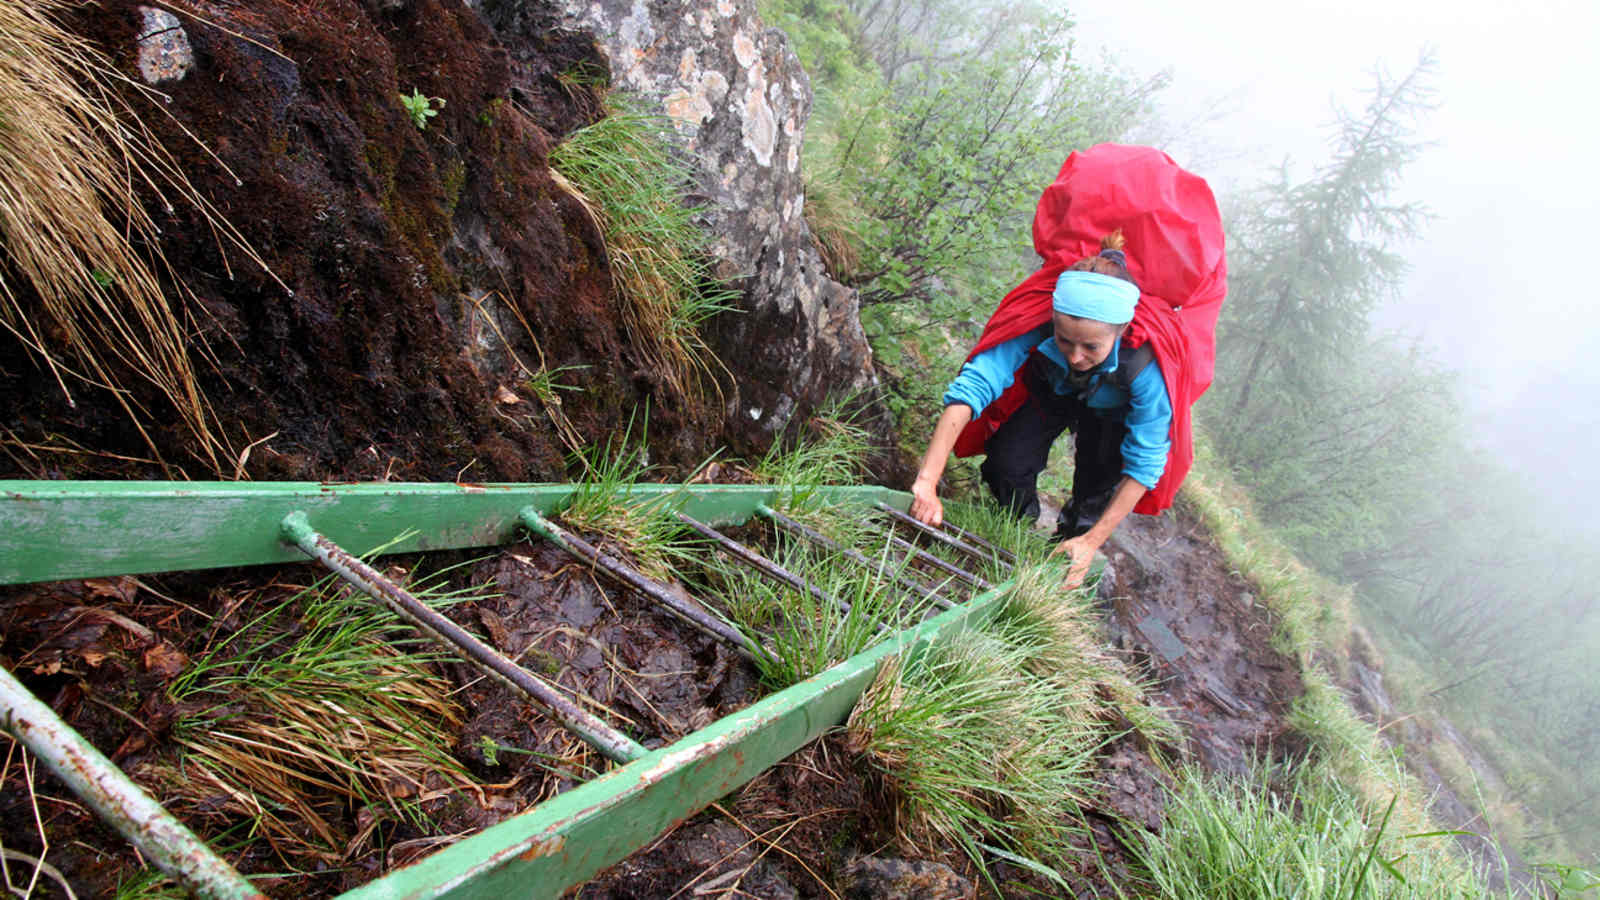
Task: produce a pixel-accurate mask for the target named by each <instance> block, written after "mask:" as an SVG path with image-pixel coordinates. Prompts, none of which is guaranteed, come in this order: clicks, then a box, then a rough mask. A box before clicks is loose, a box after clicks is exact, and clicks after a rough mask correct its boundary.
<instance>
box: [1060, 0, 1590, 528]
mask: <svg viewBox="0 0 1600 900" xmlns="http://www.w3.org/2000/svg"><path fill="white" fill-rule="evenodd" d="M1071 10H1072V12H1073V14H1074V16H1075V18H1076V20H1077V23H1078V27H1077V29H1076V34H1077V41H1078V50H1079V52H1080V54H1084V53H1087V54H1089V55H1090V56H1091V57H1093V58H1099V57H1100V56H1101V55H1102V54H1105V55H1107V56H1108V57H1109V58H1110V59H1111V60H1113V61H1114V62H1115V63H1116V64H1117V65H1119V66H1122V67H1124V68H1125V69H1127V70H1130V71H1131V72H1133V73H1136V74H1140V75H1150V74H1153V73H1156V72H1158V71H1161V70H1163V69H1166V70H1170V71H1171V74H1172V84H1171V86H1170V87H1169V88H1168V89H1167V90H1166V91H1165V92H1164V93H1163V95H1162V98H1161V101H1160V108H1159V111H1160V116H1161V120H1162V123H1163V124H1162V125H1161V126H1160V127H1159V128H1158V130H1157V132H1156V133H1155V136H1154V140H1155V141H1156V142H1157V143H1160V144H1161V145H1162V146H1163V147H1164V149H1166V150H1167V151H1168V152H1169V153H1171V154H1172V155H1173V156H1174V157H1175V158H1177V159H1178V161H1179V162H1181V163H1183V164H1184V165H1186V166H1188V167H1190V168H1192V169H1194V170H1195V171H1196V172H1198V173H1200V174H1202V175H1204V176H1206V177H1207V178H1208V179H1210V180H1211V181H1212V183H1213V185H1214V186H1215V187H1216V188H1217V190H1218V192H1219V194H1223V195H1225V194H1227V193H1229V192H1231V191H1236V190H1240V189H1244V188H1248V187H1251V186H1253V185H1255V184H1258V183H1260V182H1262V181H1264V180H1267V179H1268V178H1269V177H1270V176H1271V174H1272V170H1273V169H1274V167H1276V166H1277V165H1279V164H1280V163H1283V162H1284V161H1286V160H1287V161H1288V162H1289V163H1290V171H1291V172H1292V173H1294V174H1296V175H1299V176H1304V175H1305V174H1307V173H1309V172H1310V171H1311V169H1312V168H1313V167H1314V166H1316V165H1318V164H1320V163H1321V162H1323V161H1324V160H1326V159H1327V157H1328V155H1329V152H1330V145H1329V143H1328V141H1329V138H1330V137H1331V136H1332V128H1331V127H1330V126H1331V123H1332V121H1333V113H1332V110H1333V105H1334V104H1340V105H1342V106H1344V107H1346V108H1348V109H1350V110H1352V111H1356V112H1359V110H1360V108H1361V106H1362V105H1363V103H1364V100H1365V97H1364V95H1363V91H1365V90H1368V89H1370V88H1371V86H1372V85H1373V83H1374V81H1373V75H1372V73H1373V71H1374V69H1375V68H1376V67H1378V66H1382V67H1383V68H1384V69H1386V70H1387V71H1388V73H1389V74H1390V75H1392V76H1394V77H1396V78H1398V77H1401V76H1404V75H1405V73H1406V72H1408V71H1409V70H1410V69H1411V68H1412V67H1413V66H1414V65H1415V64H1416V62H1417V59H1418V57H1419V54H1420V52H1421V51H1422V49H1423V48H1424V47H1431V48H1432V49H1433V50H1434V51H1435V53H1436V57H1437V61H1438V68H1437V71H1436V73H1435V77H1434V79H1433V81H1432V84H1433V85H1434V86H1435V87H1436V88H1437V98H1436V99H1437V101H1438V104H1439V105H1438V108H1437V109H1435V110H1434V111H1433V112H1431V113H1424V114H1423V115H1422V116H1421V117H1420V119H1419V123H1418V136H1419V137H1420V138H1423V139H1426V140H1430V141H1433V142H1435V144H1434V145H1433V146H1431V147H1429V148H1428V149H1427V150H1425V151H1424V153H1423V155H1422V157H1421V158H1420V159H1419V160H1418V161H1417V162H1416V163H1414V164H1413V165H1412V166H1410V167H1409V168H1408V169H1407V170H1406V171H1405V172H1404V173H1403V175H1402V184H1401V187H1400V189H1399V192H1398V195H1397V196H1398V198H1399V199H1405V200H1416V201H1420V202H1422V203H1423V204H1425V205H1426V206H1427V207H1428V209H1429V210H1430V212H1431V213H1432V214H1433V217H1434V218H1433V219H1432V220H1431V221H1430V222H1428V223H1427V224H1426V225H1425V226H1424V230H1423V234H1422V236H1421V239H1420V240H1418V241H1416V242H1414V243H1411V244H1409V245H1405V246H1403V247H1400V248H1397V249H1400V250H1402V251H1403V252H1404V253H1405V254H1406V256H1407V257H1408V259H1409V260H1410V263H1411V265H1412V271H1411V274H1410V275H1409V277H1408V278H1407V281H1406V284H1405V285H1404V288H1403V290H1402V292H1401V297H1400V299H1399V300H1397V301H1395V302H1393V303H1391V304H1389V305H1388V306H1386V307H1385V308H1384V309H1382V310H1380V312H1379V313H1378V314H1377V316H1376V321H1375V323H1374V324H1375V325H1377V326H1378V327H1379V328H1383V329H1387V330H1394V331H1398V332H1401V333H1402V334H1404V335H1407V336H1415V337H1417V338H1418V339H1420V340H1421V341H1423V342H1424V343H1425V344H1427V345H1429V346H1431V347H1432V348H1433V351H1434V354H1433V355H1434V356H1435V357H1436V358H1437V359H1438V360H1439V361H1440V362H1442V363H1444V364H1445V365H1447V366H1448V367H1450V368H1452V369H1454V370H1456V371H1458V372H1459V373H1460V375H1461V378H1462V384H1463V388H1464V389H1463V391H1462V392H1461V393H1462V398H1463V400H1464V401H1465V402H1466V403H1467V404H1468V414H1469V422H1470V425H1471V427H1472V429H1473V433H1474V436H1475V437H1476V438H1477V439H1478V440H1479V442H1480V443H1481V444H1482V445H1483V446H1484V447H1485V448H1487V449H1489V450H1491V451H1493V452H1494V453H1496V454H1498V455H1500V456H1501V458H1502V459H1503V461H1504V462H1505V463H1506V464H1507V465H1508V466H1510V467H1511V468H1513V469H1515V470H1518V471H1520V472H1522V473H1525V474H1526V475H1527V476H1528V477H1529V478H1530V479H1532V480H1533V482H1534V483H1535V484H1536V485H1538V486H1539V487H1540V491H1539V492H1538V493H1539V496H1538V497H1535V498H1530V502H1531V503H1532V504H1533V505H1534V506H1535V507H1536V508H1548V509H1550V510H1552V511H1562V510H1565V511H1564V512H1562V513H1561V514H1562V515H1563V516H1565V515H1568V514H1571V512H1572V511H1571V507H1572V506H1574V504H1573V499H1574V498H1575V497H1576V498H1582V497H1584V496H1587V495H1593V494H1595V493H1596V492H1600V473H1597V472H1595V471H1592V469H1594V468H1595V467H1594V466H1593V465H1592V463H1591V459H1592V457H1593V456H1594V455H1595V451H1596V444H1597V439H1596V437H1595V434H1596V429H1597V427H1600V421H1597V420H1600V415H1597V413H1596V410H1597V408H1600V404H1597V403H1596V401H1595V397H1596V396H1597V392H1600V330H1597V328H1596V325H1595V322H1596V309H1595V300H1596V298H1595V296H1594V295H1595V293H1596V291H1595V288H1594V282H1593V281H1592V280H1591V277H1590V275H1589V271H1590V264H1591V262H1590V261H1591V260H1592V259H1594V258H1596V257H1597V256H1600V242H1597V240H1596V238H1597V237H1600V228H1596V227H1595V225H1594V222H1595V219H1596V217H1597V216H1600V117H1597V116H1596V114H1595V110H1596V108H1597V106H1600V104H1597V100H1596V96H1595V90H1596V88H1597V87H1600V54H1597V53H1596V52H1595V51H1594V48H1593V46H1592V44H1593V42H1594V40H1595V39H1596V38H1597V37H1600V4H1595V3H1593V2H1592V0H1581V2H1580V0H1536V2H1529V3H1525V4H1515V5H1513V4H1505V3H1487V2H1481V0H1448V2H1440V0H1427V2H1408V0H1398V2H1396V0H1390V2H1382V0H1340V2H1337V3H1334V2H1327V0H1317V2H1306V3H1281V2H1267V0H1214V2H1210V3H1205V4H1176V3H1161V2H1157V0H1115V2H1113V0H1079V2H1074V3H1072V4H1071ZM1352 363H1359V360H1352ZM1578 506H1579V507H1580V508H1579V509H1577V510H1576V511H1575V513H1576V514H1580V515H1581V514H1582V513H1583V512H1584V510H1583V509H1582V507H1586V506H1588V503H1586V502H1581V500H1580V503H1579V504H1578ZM1580 521H1582V522H1585V523H1587V517H1586V516H1585V517H1584V518H1583V519H1581V520H1580ZM1589 527H1594V526H1593V525H1590V526H1589Z"/></svg>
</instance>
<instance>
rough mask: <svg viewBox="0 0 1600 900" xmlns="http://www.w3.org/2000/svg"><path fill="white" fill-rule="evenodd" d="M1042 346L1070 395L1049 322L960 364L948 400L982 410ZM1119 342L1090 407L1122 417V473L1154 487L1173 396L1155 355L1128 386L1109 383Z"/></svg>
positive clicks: (1059, 389)
mask: <svg viewBox="0 0 1600 900" xmlns="http://www.w3.org/2000/svg"><path fill="white" fill-rule="evenodd" d="M1032 350H1038V351H1039V353H1040V354H1041V355H1042V356H1044V358H1045V359H1046V360H1049V361H1050V363H1051V365H1049V366H1046V367H1045V369H1044V371H1045V376H1046V379H1047V380H1048V381H1049V382H1050V386H1051V387H1052V388H1053V389H1054V390H1055V392H1056V393H1057V394H1067V393H1070V392H1071V391H1072V388H1071V387H1070V386H1069V385H1068V384H1067V372H1068V371H1069V368H1070V367H1069V366H1068V365H1067V360H1066V358H1065V357H1063V356H1062V355H1061V350H1060V348H1058V347H1057V346H1056V342H1055V339H1054V336H1053V335H1052V334H1051V333H1050V329H1049V326H1044V327H1042V328H1036V329H1034V330H1033V331H1030V332H1028V333H1026V334H1023V335H1019V336H1017V337H1014V338H1012V339H1011V340H1009V341H1006V342H1004V343H1001V344H996V345H995V346H993V347H990V348H989V349H987V350H985V351H983V352H982V353H979V354H978V355H977V356H974V357H973V358H972V359H970V360H968V361H967V364H966V365H964V366H962V367H961V371H960V372H959V373H957V375H956V379H955V381H952V382H951V383H950V387H949V388H948V389H946V390H945V392H944V404H945V405H946V406H949V405H951V404H953V403H964V404H966V405H967V406H969V407H971V408H972V412H973V415H977V414H978V413H980V412H982V411H983V409H984V408H985V407H987V406H988V405H989V404H990V403H993V402H994V401H995V398H997V397H999V396H1000V395H1001V394H1002V393H1004V392H1005V389H1006V388H1008V387H1010V386H1011V382H1012V380H1013V379H1014V378H1015V377H1016V372H1017V368H1018V367H1020V366H1021V365H1022V362H1023V360H1024V359H1026V358H1027V356H1028V353H1029V351H1032ZM1120 350H1121V342H1120V341H1119V342H1114V343H1113V344H1112V346H1111V352H1110V354H1108V355H1107V356H1106V359H1105V361H1104V362H1102V363H1101V364H1100V365H1098V366H1095V367H1094V369H1092V370H1091V371H1092V372H1093V374H1092V376H1091V380H1090V384H1091V385H1093V387H1092V388H1091V390H1090V393H1089V401H1088V403H1089V407H1090V408H1091V409H1093V410H1094V411H1095V412H1096V414H1098V415H1102V416H1110V417H1113V418H1120V419H1123V420H1124V421H1125V422H1126V423H1127V425H1128V435H1127V437H1125V438H1123V439H1122V474H1124V475H1126V476H1128V477H1129V478H1132V479H1133V480H1134V481H1137V482H1139V483H1140V484H1142V485H1144V486H1145V487H1147V488H1153V487H1155V486H1156V482H1157V481H1160V480H1161V473H1162V472H1163V471H1165V470H1166V468H1167V453H1168V451H1170V450H1171V449H1172V436H1171V429H1172V401H1171V400H1170V399H1169V398H1168V397H1167V383H1166V380H1165V379H1164V378H1163V377H1162V375H1161V367H1160V366H1159V365H1157V364H1156V361H1155V360H1151V361H1150V364H1149V365H1147V366H1145V367H1144V371H1142V372H1140V373H1139V374H1138V376H1137V377H1135V378H1134V379H1133V382H1132V383H1131V384H1130V385H1129V386H1128V390H1123V389H1122V388H1121V387H1119V386H1117V385H1115V384H1109V383H1107V382H1106V380H1105V375H1106V374H1107V373H1109V372H1114V371H1116V368H1117V357H1118V355H1119V352H1120Z"/></svg>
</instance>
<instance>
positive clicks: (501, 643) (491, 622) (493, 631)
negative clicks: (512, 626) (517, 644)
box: [478, 606, 511, 652]
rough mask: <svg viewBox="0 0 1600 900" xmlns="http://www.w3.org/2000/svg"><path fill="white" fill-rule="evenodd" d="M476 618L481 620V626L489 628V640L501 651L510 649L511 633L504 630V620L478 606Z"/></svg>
mask: <svg viewBox="0 0 1600 900" xmlns="http://www.w3.org/2000/svg"><path fill="white" fill-rule="evenodd" d="M478 620H479V621H481V622H483V627H484V628H487V629H489V640H490V642H491V643H493V644H494V645H495V646H496V647H498V648H500V650H501V652H505V651H508V650H510V649H511V633H510V632H509V631H507V630H506V624H505V621H504V620H502V619H501V618H500V617H499V616H497V615H495V614H494V613H492V612H490V611H489V610H487V609H484V608H483V607H481V606H480V607H478Z"/></svg>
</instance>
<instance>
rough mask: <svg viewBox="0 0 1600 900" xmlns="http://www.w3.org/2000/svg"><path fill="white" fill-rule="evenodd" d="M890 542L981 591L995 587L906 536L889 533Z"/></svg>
mask: <svg viewBox="0 0 1600 900" xmlns="http://www.w3.org/2000/svg"><path fill="white" fill-rule="evenodd" d="M889 543H890V544H893V545H894V546H896V547H899V548H900V549H901V550H904V551H906V552H907V553H909V554H911V557H912V558H913V559H915V560H916V561H917V562H920V563H925V564H927V565H930V566H933V567H934V568H936V569H938V570H940V571H942V572H944V573H946V574H948V575H954V576H955V577H957V578H959V579H961V580H962V581H965V582H966V583H967V584H969V585H971V586H973V587H975V588H977V589H978V590H980V591H987V590H988V589H989V588H991V587H993V585H991V584H989V582H987V581H985V580H983V579H982V578H979V577H978V576H977V575H974V574H972V573H971V572H968V571H967V570H965V569H963V568H961V567H960V566H957V565H954V564H952V563H948V562H945V561H944V560H942V559H940V558H939V557H937V556H934V555H933V554H932V553H929V552H928V551H926V550H924V549H922V548H921V547H918V546H917V545H916V544H913V543H911V542H910V541H908V540H906V539H905V538H902V537H899V536H898V535H893V534H891V535H889Z"/></svg>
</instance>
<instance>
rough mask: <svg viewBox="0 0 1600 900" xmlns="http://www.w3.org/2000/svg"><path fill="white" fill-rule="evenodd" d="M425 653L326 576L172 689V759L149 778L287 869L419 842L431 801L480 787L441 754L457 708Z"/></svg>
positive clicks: (433, 658) (456, 725)
mask: <svg viewBox="0 0 1600 900" xmlns="http://www.w3.org/2000/svg"><path fill="white" fill-rule="evenodd" d="M418 593H419V595H421V596H429V594H430V593H431V594H432V596H431V597H429V599H430V601H431V603H433V604H437V603H445V602H449V600H450V598H449V597H447V596H444V595H442V594H440V593H439V592H438V591H436V590H435V591H432V592H430V591H428V590H427V589H423V590H421V591H419V592H418ZM423 643H424V640H423V639H422V638H421V637H419V636H417V635H416V634H415V633H414V632H411V631H410V630H409V629H406V628H403V627H400V626H399V625H398V622H397V619H396V618H395V617H394V616H393V615H392V614H390V613H389V612H387V611H386V610H383V609H381V608H379V607H377V606H375V605H374V604H372V603H370V602H369V601H367V600H365V598H360V597H357V596H353V594H352V592H351V591H349V590H348V589H346V588H343V587H341V586H339V585H338V584H337V583H336V582H334V581H333V579H331V578H327V579H323V580H321V581H319V582H318V583H316V584H315V585H312V586H310V587H307V588H304V589H302V590H300V591H299V592H297V593H295V594H294V595H293V596H290V597H289V598H287V599H285V600H283V601H281V602H279V603H276V604H273V605H271V606H269V607H268V608H267V609H266V610H265V611H263V612H262V613H261V614H260V615H258V616H257V617H255V618H254V619H252V620H250V621H249V622H247V623H246V624H244V625H243V626H242V627H240V628H239V629H238V630H236V631H234V632H233V633H232V634H230V635H229V636H227V637H226V638H223V639H222V640H220V641H217V642H216V643H214V644H213V645H211V646H210V647H209V648H208V650H207V652H206V653H205V654H204V655H202V656H201V657H199V658H198V659H196V660H195V662H194V664H193V665H191V666H189V667H188V668H187V669H186V670H185V671H184V672H183V673H182V674H181V675H180V676H179V677H178V678H177V679H175V680H174V681H173V682H172V684H171V685H170V686H169V687H168V697H169V699H170V700H171V701H172V703H173V704H174V705H175V707H176V709H177V710H178V714H177V718H176V719H175V721H174V722H173V726H172V732H173V736H174V738H175V739H176V742H177V744H178V746H179V747H180V753H179V758H178V760H177V762H176V764H174V765H169V766H167V767H165V769H164V770H161V771H158V772H156V773H155V774H156V776H157V777H159V778H162V779H163V780H165V781H167V782H168V783H169V784H170V786H171V792H170V793H169V796H171V797H172V798H173V800H174V803H175V805H176V806H177V807H178V808H181V809H183V810H185V812H186V813H187V814H188V815H189V816H191V817H192V818H193V820H195V821H197V822H206V823H208V825H209V826H210V828H209V830H213V831H214V832H217V833H220V832H224V831H226V830H228V829H229V828H232V827H234V826H236V825H238V824H239V823H240V822H241V821H244V822H248V823H249V829H250V831H252V832H254V833H258V834H260V835H261V836H263V837H264V838H265V839H266V840H267V841H268V842H269V844H270V845H271V847H272V849H273V851H274V853H276V855H277V856H278V858H279V859H280V860H281V861H282V862H283V863H284V864H285V865H288V866H290V867H291V868H301V867H306V866H310V867H312V868H320V867H324V866H337V865H340V864H343V863H346V862H348V861H350V860H352V859H354V858H356V857H359V856H361V855H362V854H363V853H365V852H366V851H367V850H368V849H369V848H370V847H371V846H372V845H373V843H374V842H377V843H378V845H380V846H381V845H382V844H383V843H384V842H385V840H386V836H388V835H391V834H393V833H394V832H395V827H396V826H403V827H405V828H406V830H407V831H408V833H411V834H417V833H421V834H427V833H428V829H429V828H430V827H431V822H430V817H429V814H428V809H429V801H430V800H436V799H439V798H441V797H446V796H450V795H452V794H455V793H456V792H465V793H479V790H478V788H477V786H476V784H475V783H474V781H473V780H472V778H471V776H470V775H469V774H468V773H467V771H466V769H465V767H464V766H463V765H462V764H461V762H460V761H459V760H457V759H456V757H455V756H454V755H453V754H452V752H451V750H452V747H453V745H454V743H455V735H456V734H457V733H458V732H459V730H460V727H461V724H462V722H463V720H464V719H465V717H466V716H465V712H464V710H462V708H461V706H460V704H459V703H458V702H457V701H455V700H454V699H452V696H451V694H452V690H453V686H452V685H451V684H450V683H449V682H448V681H447V680H445V679H444V678H441V677H440V676H439V675H437V674H435V672H434V671H433V667H434V664H435V663H437V662H438V661H439V660H440V659H441V658H442V656H441V654H440V652H438V651H436V650H431V649H425V648H423V647H422V646H421V645H422V644H423Z"/></svg>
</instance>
